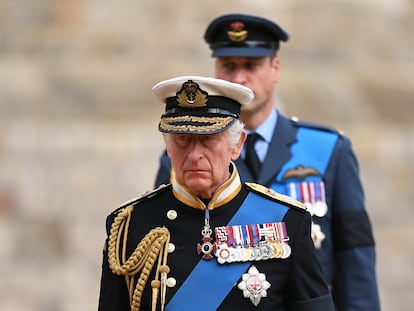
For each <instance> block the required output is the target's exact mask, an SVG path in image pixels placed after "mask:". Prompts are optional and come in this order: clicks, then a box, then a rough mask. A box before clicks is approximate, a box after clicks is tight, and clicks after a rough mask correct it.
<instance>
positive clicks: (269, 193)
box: [245, 182, 306, 212]
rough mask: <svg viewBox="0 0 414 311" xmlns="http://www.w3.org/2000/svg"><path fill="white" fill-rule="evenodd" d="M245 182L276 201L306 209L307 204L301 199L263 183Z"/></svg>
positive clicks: (251, 188)
mask: <svg viewBox="0 0 414 311" xmlns="http://www.w3.org/2000/svg"><path fill="white" fill-rule="evenodd" d="M245 184H246V186H247V187H248V188H249V189H250V190H252V191H254V192H256V193H258V194H260V195H262V196H264V197H267V198H270V199H272V200H274V201H278V202H280V203H282V204H285V205H288V206H290V207H293V208H296V209H298V210H300V211H302V212H305V211H306V206H305V205H304V204H303V203H301V202H299V201H297V200H295V199H293V198H291V197H289V196H287V195H284V194H281V193H279V192H276V191H274V190H273V189H270V188H268V187H265V186H263V185H259V184H256V183H251V182H246V183H245Z"/></svg>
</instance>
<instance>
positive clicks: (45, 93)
mask: <svg viewBox="0 0 414 311" xmlns="http://www.w3.org/2000/svg"><path fill="white" fill-rule="evenodd" d="M229 12H243V13H253V14H259V15H263V16H266V17H268V18H271V19H274V20H276V21H278V22H279V23H280V24H281V25H283V26H284V28H286V29H287V30H288V31H289V33H290V35H291V40H290V41H289V42H288V43H287V44H283V46H282V49H281V51H280V57H281V60H282V78H281V82H280V83H279V84H278V85H277V92H278V103H279V105H280V106H281V109H283V110H284V111H285V112H286V113H287V114H291V115H296V116H298V117H300V118H302V119H307V120H311V121H315V122H322V123H325V124H328V125H332V126H335V127H338V128H340V129H342V130H343V131H344V132H345V133H346V134H347V135H348V136H350V137H351V138H352V140H353V144H354V148H355V151H356V153H357V155H358V158H359V162H360V167H361V174H362V179H363V182H364V186H365V191H366V201H367V208H368V211H369V213H370V215H371V219H372V223H373V226H374V232H375V235H376V241H377V250H378V251H377V252H378V266H377V271H378V277H379V282H380V284H379V285H380V291H381V300H382V305H383V310H401V311H405V310H411V306H412V303H413V302H414V300H413V298H412V292H413V291H414V272H413V270H412V269H411V264H412V260H413V258H414V242H410V241H411V239H410V238H409V237H410V236H411V234H413V233H414V231H413V229H412V226H411V222H412V219H413V214H414V212H413V208H412V206H411V204H412V202H414V194H413V191H412V189H411V185H410V180H411V177H412V176H413V174H414V161H413V157H414V140H413V137H414V125H413V123H412V119H413V112H414V108H413V104H412V98H413V97H414V82H413V81H414V79H413V78H412V76H413V73H414V56H413V54H412V51H413V50H414V40H413V39H412V34H413V33H414V21H413V19H412V16H413V14H414V3H413V2H412V1H410V0H392V1H391V0H382V1H368V0H342V1H341V0H314V1H311V2H310V1H305V0H297V1H289V0H282V1H274V0H254V1H252V0H238V1H235V0H233V1H217V0H211V1H204V2H203V3H202V2H200V3H198V2H197V3H196V2H188V1H182V0H176V1H149V0H140V1H132V0H37V1H26V0H13V1H7V0H0V171H1V174H0V244H1V246H2V247H0V309H1V310H5V311H8V310H13V311H16V310H42V311H43V310H45V311H72V310H73V311H75V310H76V311H79V310H95V309H96V305H97V299H98V290H99V279H100V264H101V249H102V246H103V242H104V237H105V231H104V222H105V216H106V215H107V214H108V213H109V212H110V211H111V210H112V209H114V208H115V207H116V206H118V205H119V204H121V203H122V202H124V201H126V200H128V199H130V198H133V197H135V196H138V195H139V194H141V193H143V192H145V191H146V190H149V189H151V188H152V184H153V181H154V175H155V171H156V168H157V161H158V156H159V154H160V152H161V150H162V149H163V145H162V144H163V143H162V140H161V138H160V135H159V133H158V132H157V128H156V126H157V120H158V118H159V116H160V114H161V112H162V109H163V107H161V105H160V104H158V103H157V102H156V101H155V99H154V97H153V96H152V95H151V92H150V90H151V87H152V85H153V84H155V83H156V82H158V81H160V80H162V79H165V78H170V77H172V76H177V75H186V74H197V75H212V66H211V65H212V60H211V59H210V57H209V54H210V53H209V51H208V49H207V46H206V45H205V43H204V42H203V40H202V34H203V32H204V30H205V27H206V25H207V23H208V22H209V21H210V20H211V19H212V18H213V17H216V16H217V15H219V14H223V13H229Z"/></svg>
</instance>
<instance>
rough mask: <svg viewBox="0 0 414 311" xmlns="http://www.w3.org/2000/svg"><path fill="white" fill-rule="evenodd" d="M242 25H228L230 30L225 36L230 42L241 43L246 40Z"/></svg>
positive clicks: (245, 31)
mask: <svg viewBox="0 0 414 311" xmlns="http://www.w3.org/2000/svg"><path fill="white" fill-rule="evenodd" d="M243 28H244V24H243V23H242V22H233V23H231V24H230V29H231V30H229V31H227V36H228V37H229V39H230V40H231V41H234V42H241V41H244V40H246V38H247V34H248V32H247V30H244V29H243Z"/></svg>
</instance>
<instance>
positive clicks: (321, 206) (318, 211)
mask: <svg viewBox="0 0 414 311" xmlns="http://www.w3.org/2000/svg"><path fill="white" fill-rule="evenodd" d="M327 212H328V206H327V205H326V203H325V202H322V201H318V202H315V203H314V204H313V214H314V215H315V216H318V217H323V216H325V215H326V213H327Z"/></svg>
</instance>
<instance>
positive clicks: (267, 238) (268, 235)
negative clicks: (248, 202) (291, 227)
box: [214, 222, 291, 264]
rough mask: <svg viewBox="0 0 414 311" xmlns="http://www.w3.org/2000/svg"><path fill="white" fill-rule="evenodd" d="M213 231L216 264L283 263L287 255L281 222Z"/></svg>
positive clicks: (289, 250) (287, 239)
mask: <svg viewBox="0 0 414 311" xmlns="http://www.w3.org/2000/svg"><path fill="white" fill-rule="evenodd" d="M214 231H215V236H216V243H215V247H214V253H215V255H216V257H217V261H218V263H220V264H224V263H232V262H246V261H259V260H268V259H276V258H280V259H285V258H288V257H289V256H290V254H291V248H290V246H289V244H288V243H287V241H289V237H288V235H287V231H286V225H285V223H284V222H275V223H268V224H251V225H237V226H222V227H216V228H215V229H214Z"/></svg>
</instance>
